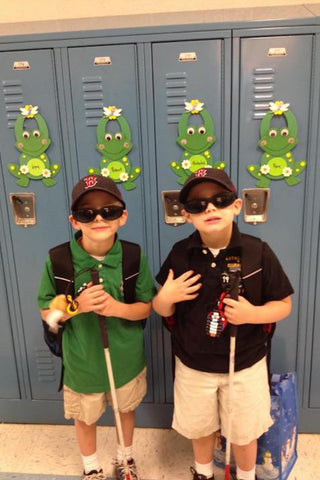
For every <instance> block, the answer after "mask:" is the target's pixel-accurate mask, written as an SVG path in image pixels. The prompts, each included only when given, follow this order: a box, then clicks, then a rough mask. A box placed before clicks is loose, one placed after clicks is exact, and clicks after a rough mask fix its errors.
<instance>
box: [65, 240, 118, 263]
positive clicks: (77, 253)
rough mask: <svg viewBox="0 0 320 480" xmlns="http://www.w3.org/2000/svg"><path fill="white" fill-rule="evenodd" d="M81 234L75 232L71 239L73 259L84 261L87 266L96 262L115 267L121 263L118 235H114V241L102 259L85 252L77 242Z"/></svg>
mask: <svg viewBox="0 0 320 480" xmlns="http://www.w3.org/2000/svg"><path fill="white" fill-rule="evenodd" d="M81 236H82V232H81V231H79V232H77V233H76V234H75V235H74V237H73V239H72V240H71V250H72V255H73V256H74V259H75V261H81V262H86V264H88V266H91V265H92V266H95V265H97V263H102V264H103V265H105V266H106V267H112V268H116V267H118V265H119V263H121V248H122V247H121V242H120V240H119V239H118V236H117V235H116V237H115V242H114V244H113V246H112V247H111V249H110V250H109V251H108V253H107V254H106V256H105V257H104V259H103V260H97V259H96V258H94V257H92V256H91V255H90V254H89V253H87V252H86V251H85V250H84V249H83V248H82V247H81V246H80V245H79V243H78V240H79V238H80V237H81Z"/></svg>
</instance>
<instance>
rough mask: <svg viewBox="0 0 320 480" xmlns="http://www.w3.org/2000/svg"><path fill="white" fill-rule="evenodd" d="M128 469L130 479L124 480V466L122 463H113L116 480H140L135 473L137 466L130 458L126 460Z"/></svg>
mask: <svg viewBox="0 0 320 480" xmlns="http://www.w3.org/2000/svg"><path fill="white" fill-rule="evenodd" d="M127 463H128V467H129V472H128V473H129V474H130V478H127V479H126V472H125V466H124V463H123V462H119V461H118V460H116V461H115V462H114V467H115V473H116V479H117V480H140V477H139V475H138V473H137V466H136V462H135V461H134V460H133V458H130V460H128V462H127Z"/></svg>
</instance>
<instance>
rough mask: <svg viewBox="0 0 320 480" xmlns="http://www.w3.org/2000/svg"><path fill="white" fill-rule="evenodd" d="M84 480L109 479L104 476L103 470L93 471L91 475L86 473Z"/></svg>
mask: <svg viewBox="0 0 320 480" xmlns="http://www.w3.org/2000/svg"><path fill="white" fill-rule="evenodd" d="M83 474H84V477H83V478H82V480H107V477H106V476H105V475H104V473H103V470H102V469H101V470H99V472H98V471H97V470H91V471H90V472H89V473H84V472H83Z"/></svg>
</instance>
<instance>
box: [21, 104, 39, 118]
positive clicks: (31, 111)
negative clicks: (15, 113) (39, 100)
mask: <svg viewBox="0 0 320 480" xmlns="http://www.w3.org/2000/svg"><path fill="white" fill-rule="evenodd" d="M38 108H39V107H36V106H33V105H25V106H24V107H23V108H20V112H21V115H23V116H24V117H27V118H33V117H34V116H35V115H37V113H38Z"/></svg>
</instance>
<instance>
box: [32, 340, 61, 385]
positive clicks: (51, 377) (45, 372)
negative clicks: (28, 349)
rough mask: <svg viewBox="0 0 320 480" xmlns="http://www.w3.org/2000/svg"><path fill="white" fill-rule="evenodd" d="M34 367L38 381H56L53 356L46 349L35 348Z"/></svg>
mask: <svg viewBox="0 0 320 480" xmlns="http://www.w3.org/2000/svg"><path fill="white" fill-rule="evenodd" d="M35 353H36V365H37V372H38V381H39V382H41V383H43V382H46V383H47V382H55V381H56V379H57V376H56V370H55V367H54V361H53V356H52V354H51V353H50V351H49V350H48V348H36V349H35Z"/></svg>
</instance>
